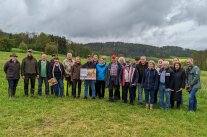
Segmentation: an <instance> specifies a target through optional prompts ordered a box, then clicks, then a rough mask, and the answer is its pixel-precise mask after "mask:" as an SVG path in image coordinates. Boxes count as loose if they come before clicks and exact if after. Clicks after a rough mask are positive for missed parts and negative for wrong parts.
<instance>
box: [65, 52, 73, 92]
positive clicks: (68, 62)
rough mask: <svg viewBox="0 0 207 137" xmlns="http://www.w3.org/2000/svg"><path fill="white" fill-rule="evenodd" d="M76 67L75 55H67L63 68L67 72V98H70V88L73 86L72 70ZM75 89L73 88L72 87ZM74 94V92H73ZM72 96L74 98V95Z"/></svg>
mask: <svg viewBox="0 0 207 137" xmlns="http://www.w3.org/2000/svg"><path fill="white" fill-rule="evenodd" d="M73 65H74V61H73V55H72V53H68V54H67V58H66V59H65V60H64V61H63V66H64V70H65V79H66V81H67V86H66V96H68V88H69V87H70V86H71V85H72V80H71V68H72V66H73ZM72 89H73V86H72ZM71 93H73V92H71ZM72 96H74V95H73V94H72Z"/></svg>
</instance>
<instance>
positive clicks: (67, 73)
mask: <svg viewBox="0 0 207 137" xmlns="http://www.w3.org/2000/svg"><path fill="white" fill-rule="evenodd" d="M73 65H74V61H73V60H72V62H69V61H68V59H65V60H64V61H63V66H64V70H65V77H70V76H71V68H72V66H73Z"/></svg>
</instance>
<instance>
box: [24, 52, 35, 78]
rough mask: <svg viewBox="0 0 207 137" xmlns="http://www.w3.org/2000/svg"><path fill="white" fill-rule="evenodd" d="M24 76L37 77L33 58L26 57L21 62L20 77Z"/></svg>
mask: <svg viewBox="0 0 207 137" xmlns="http://www.w3.org/2000/svg"><path fill="white" fill-rule="evenodd" d="M26 74H34V75H39V69H38V64H37V60H36V59H35V58H34V57H33V56H31V57H29V56H27V57H26V58H24V59H23V60H22V65H21V75H22V76H25V75H26Z"/></svg>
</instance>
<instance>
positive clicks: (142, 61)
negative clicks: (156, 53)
mask: <svg viewBox="0 0 207 137" xmlns="http://www.w3.org/2000/svg"><path fill="white" fill-rule="evenodd" d="M140 62H141V63H142V64H145V63H146V57H144V56H142V57H141V58H140Z"/></svg>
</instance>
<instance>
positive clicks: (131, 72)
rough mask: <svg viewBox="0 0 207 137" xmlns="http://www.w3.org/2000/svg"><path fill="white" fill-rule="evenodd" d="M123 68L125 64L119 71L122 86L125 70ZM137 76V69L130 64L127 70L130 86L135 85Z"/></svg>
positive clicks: (123, 84)
mask: <svg viewBox="0 0 207 137" xmlns="http://www.w3.org/2000/svg"><path fill="white" fill-rule="evenodd" d="M125 70H126V66H124V67H123V68H122V69H121V72H120V80H119V81H120V83H121V85H122V86H125V72H126V71H125ZM138 78H139V73H138V71H137V69H136V68H135V67H133V66H130V70H129V79H130V82H129V83H130V87H132V86H136V85H137V83H138Z"/></svg>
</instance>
